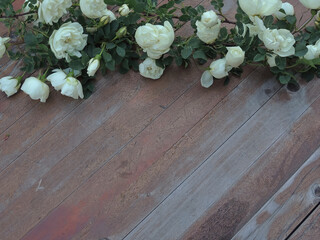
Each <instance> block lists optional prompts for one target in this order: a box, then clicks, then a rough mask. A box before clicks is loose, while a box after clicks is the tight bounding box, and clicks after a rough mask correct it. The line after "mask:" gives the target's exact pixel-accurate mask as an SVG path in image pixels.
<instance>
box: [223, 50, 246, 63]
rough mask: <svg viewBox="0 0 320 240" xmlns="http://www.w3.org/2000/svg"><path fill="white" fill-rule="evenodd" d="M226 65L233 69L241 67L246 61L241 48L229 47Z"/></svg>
mask: <svg viewBox="0 0 320 240" xmlns="http://www.w3.org/2000/svg"><path fill="white" fill-rule="evenodd" d="M227 49H228V53H227V55H226V61H227V62H226V64H227V65H229V66H231V67H234V68H236V67H239V66H240V65H241V64H242V63H243V61H244V54H245V52H244V51H243V50H242V49H241V47H227Z"/></svg>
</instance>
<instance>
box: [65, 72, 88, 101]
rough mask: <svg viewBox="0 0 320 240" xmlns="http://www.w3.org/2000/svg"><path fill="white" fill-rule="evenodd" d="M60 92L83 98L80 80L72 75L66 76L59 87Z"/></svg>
mask: <svg viewBox="0 0 320 240" xmlns="http://www.w3.org/2000/svg"><path fill="white" fill-rule="evenodd" d="M61 94H62V95H65V96H68V97H72V98H74V99H78V98H79V97H80V98H83V97H84V96H83V90H82V85H81V83H80V81H79V80H78V79H76V78H74V77H67V78H66V81H65V83H64V84H63V86H62V88H61Z"/></svg>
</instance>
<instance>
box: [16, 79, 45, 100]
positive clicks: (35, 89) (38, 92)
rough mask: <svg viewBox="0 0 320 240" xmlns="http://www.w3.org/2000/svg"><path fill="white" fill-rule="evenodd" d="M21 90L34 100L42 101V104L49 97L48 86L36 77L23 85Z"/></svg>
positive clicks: (27, 80)
mask: <svg viewBox="0 0 320 240" xmlns="http://www.w3.org/2000/svg"><path fill="white" fill-rule="evenodd" d="M21 90H22V91H24V92H25V93H26V94H28V95H29V96H30V97H31V99H33V100H38V99H40V102H46V100H47V98H48V96H49V87H48V85H47V84H45V83H44V82H41V81H40V80H39V79H38V78H35V77H29V78H27V79H26V80H25V81H24V83H23V84H22V87H21Z"/></svg>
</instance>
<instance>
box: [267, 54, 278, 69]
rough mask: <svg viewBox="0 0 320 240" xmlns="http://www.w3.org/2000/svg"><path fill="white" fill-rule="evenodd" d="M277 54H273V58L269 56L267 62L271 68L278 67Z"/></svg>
mask: <svg viewBox="0 0 320 240" xmlns="http://www.w3.org/2000/svg"><path fill="white" fill-rule="evenodd" d="M276 56H277V55H276V54H272V55H271V56H267V62H268V64H269V66H270V67H275V66H277V64H276Z"/></svg>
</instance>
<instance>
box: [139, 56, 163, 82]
mask: <svg viewBox="0 0 320 240" xmlns="http://www.w3.org/2000/svg"><path fill="white" fill-rule="evenodd" d="M163 71H164V69H163V68H161V67H159V66H157V64H156V61H155V60H154V59H152V58H147V59H146V60H144V61H143V62H142V63H141V64H140V65H139V72H140V74H141V75H142V76H143V77H146V78H151V79H159V78H160V77H161V76H162V74H163Z"/></svg>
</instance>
